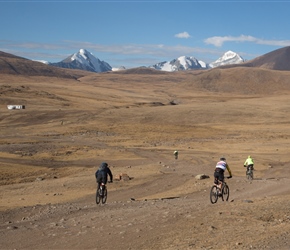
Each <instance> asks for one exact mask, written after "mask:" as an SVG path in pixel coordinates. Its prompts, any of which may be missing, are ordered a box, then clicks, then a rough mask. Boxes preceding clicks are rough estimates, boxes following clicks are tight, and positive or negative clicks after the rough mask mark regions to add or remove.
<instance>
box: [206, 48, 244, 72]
mask: <svg viewBox="0 0 290 250" xmlns="http://www.w3.org/2000/svg"><path fill="white" fill-rule="evenodd" d="M243 62H244V59H243V58H242V57H241V56H239V55H238V54H237V53H235V52H233V51H230V50H229V51H228V52H226V53H225V54H224V55H223V56H222V57H220V58H219V59H217V60H216V61H214V62H212V63H210V64H209V66H210V68H215V67H218V66H222V65H229V64H238V63H243Z"/></svg>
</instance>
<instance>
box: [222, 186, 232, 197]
mask: <svg viewBox="0 0 290 250" xmlns="http://www.w3.org/2000/svg"><path fill="white" fill-rule="evenodd" d="M229 196H230V189H229V186H228V185H227V184H225V185H224V186H223V189H222V200H223V201H224V200H226V201H228V200H229Z"/></svg>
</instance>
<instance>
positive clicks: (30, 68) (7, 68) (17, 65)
mask: <svg viewBox="0 0 290 250" xmlns="http://www.w3.org/2000/svg"><path fill="white" fill-rule="evenodd" d="M0 74H9V75H19V76H48V77H60V78H70V79H77V78H79V77H81V76H84V75H87V74H89V73H88V72H87V71H81V70H69V69H61V68H57V67H53V66H50V65H46V64H43V63H41V62H36V61H31V60H28V59H26V58H22V57H18V56H14V55H12V54H8V53H5V52H1V51H0Z"/></svg>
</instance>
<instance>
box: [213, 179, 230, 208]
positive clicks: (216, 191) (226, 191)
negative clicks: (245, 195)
mask: <svg viewBox="0 0 290 250" xmlns="http://www.w3.org/2000/svg"><path fill="white" fill-rule="evenodd" d="M227 178H228V179H229V177H227ZM219 184H222V187H221V189H220V188H219V187H218V185H219ZM219 197H220V198H222V201H225V200H226V201H228V200H229V197H230V188H229V186H228V184H227V183H226V182H225V181H220V180H218V184H214V185H213V186H212V187H211V189H210V202H211V203H212V204H214V203H216V202H217V201H218V198H219Z"/></svg>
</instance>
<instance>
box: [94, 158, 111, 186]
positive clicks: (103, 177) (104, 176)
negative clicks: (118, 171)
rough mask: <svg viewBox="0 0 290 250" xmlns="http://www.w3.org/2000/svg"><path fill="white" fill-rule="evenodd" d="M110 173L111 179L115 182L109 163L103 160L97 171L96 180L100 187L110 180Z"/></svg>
mask: <svg viewBox="0 0 290 250" xmlns="http://www.w3.org/2000/svg"><path fill="white" fill-rule="evenodd" d="M108 175H109V176H110V181H109V182H113V175H112V172H111V170H110V168H109V167H108V164H107V163H106V162H102V164H101V165H100V167H99V169H98V170H97V171H96V173H95V177H96V181H97V183H98V189H99V188H100V186H101V184H102V183H104V184H105V185H106V184H107V181H108Z"/></svg>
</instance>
